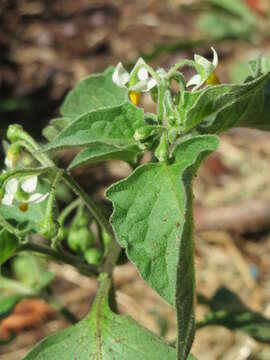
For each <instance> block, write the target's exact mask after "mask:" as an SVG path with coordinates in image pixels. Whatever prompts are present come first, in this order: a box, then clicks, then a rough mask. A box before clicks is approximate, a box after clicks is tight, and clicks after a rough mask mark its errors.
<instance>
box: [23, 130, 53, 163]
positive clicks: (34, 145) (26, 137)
mask: <svg viewBox="0 0 270 360" xmlns="http://www.w3.org/2000/svg"><path fill="white" fill-rule="evenodd" d="M20 138H21V140H23V141H25V142H26V144H28V148H29V149H31V150H32V151H34V152H35V153H34V154H33V155H34V156H35V157H36V158H37V159H38V158H39V159H40V162H41V163H42V162H45V163H46V165H49V166H54V163H53V161H52V160H51V159H50V158H49V157H47V156H46V155H44V154H42V153H40V147H39V144H38V143H37V142H36V141H35V140H34V139H33V138H32V136H30V135H29V134H28V133H27V132H26V131H22V132H21V133H20Z"/></svg>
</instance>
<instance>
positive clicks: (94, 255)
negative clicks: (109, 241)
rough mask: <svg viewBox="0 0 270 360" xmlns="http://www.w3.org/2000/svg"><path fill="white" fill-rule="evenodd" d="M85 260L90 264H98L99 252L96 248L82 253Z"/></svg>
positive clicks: (99, 259)
mask: <svg viewBox="0 0 270 360" xmlns="http://www.w3.org/2000/svg"><path fill="white" fill-rule="evenodd" d="M84 257H85V260H86V261H87V262H88V263H89V264H92V265H99V264H100V262H101V258H102V256H101V252H100V251H99V250H98V249H95V248H92V249H88V250H87V251H86V252H85V254H84Z"/></svg>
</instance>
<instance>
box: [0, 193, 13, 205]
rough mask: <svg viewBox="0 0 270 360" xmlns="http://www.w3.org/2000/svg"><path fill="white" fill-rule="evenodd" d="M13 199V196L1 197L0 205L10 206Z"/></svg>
mask: <svg viewBox="0 0 270 360" xmlns="http://www.w3.org/2000/svg"><path fill="white" fill-rule="evenodd" d="M13 199H14V196H13V195H12V194H5V196H4V197H3V199H2V201H1V203H2V204H3V205H8V206H10V205H12V203H13Z"/></svg>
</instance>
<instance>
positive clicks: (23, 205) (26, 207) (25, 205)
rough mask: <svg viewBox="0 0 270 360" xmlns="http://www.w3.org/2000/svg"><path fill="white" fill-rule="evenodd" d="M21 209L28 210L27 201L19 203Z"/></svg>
mask: <svg viewBox="0 0 270 360" xmlns="http://www.w3.org/2000/svg"><path fill="white" fill-rule="evenodd" d="M19 209H20V210H21V211H22V212H26V211H27V210H28V204H27V203H22V204H20V205H19Z"/></svg>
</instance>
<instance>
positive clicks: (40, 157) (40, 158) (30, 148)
mask: <svg viewBox="0 0 270 360" xmlns="http://www.w3.org/2000/svg"><path fill="white" fill-rule="evenodd" d="M15 144H18V145H20V146H21V147H23V148H24V149H25V150H27V151H28V152H29V153H30V155H32V156H34V158H35V159H36V160H37V161H39V162H40V163H41V164H42V163H43V162H44V160H45V159H44V156H43V155H42V154H38V153H37V148H36V146H35V147H33V146H31V144H29V143H28V142H27V141H25V140H19V141H17V142H16V143H15ZM48 165H50V166H51V165H52V163H50V164H49V162H48Z"/></svg>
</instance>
